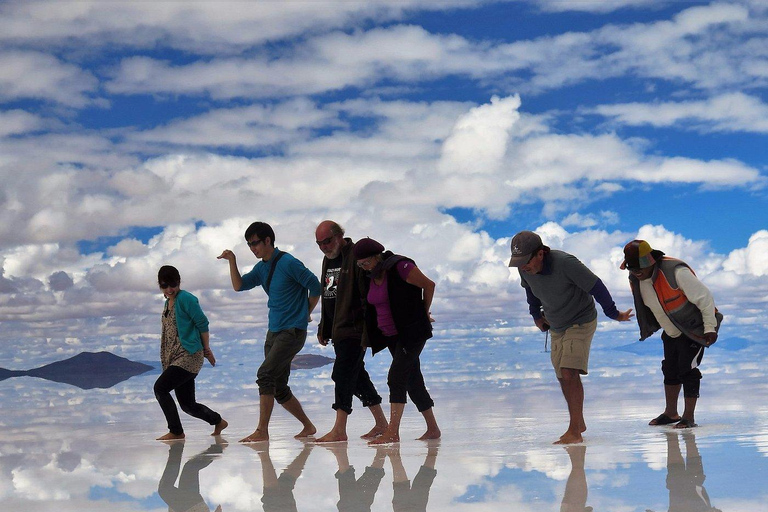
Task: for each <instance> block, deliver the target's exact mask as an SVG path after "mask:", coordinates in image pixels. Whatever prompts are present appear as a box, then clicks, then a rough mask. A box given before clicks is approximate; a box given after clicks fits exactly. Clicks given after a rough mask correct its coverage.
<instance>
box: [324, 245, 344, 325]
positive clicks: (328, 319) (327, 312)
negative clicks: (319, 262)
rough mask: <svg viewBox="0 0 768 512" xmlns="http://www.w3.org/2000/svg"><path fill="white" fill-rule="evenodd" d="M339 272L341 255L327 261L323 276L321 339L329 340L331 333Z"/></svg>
mask: <svg viewBox="0 0 768 512" xmlns="http://www.w3.org/2000/svg"><path fill="white" fill-rule="evenodd" d="M340 272H341V255H339V256H338V257H336V258H334V259H332V260H328V264H327V265H326V269H325V275H324V276H323V338H325V339H330V338H331V334H332V332H333V317H334V311H335V309H336V289H337V281H338V279H339V273H340Z"/></svg>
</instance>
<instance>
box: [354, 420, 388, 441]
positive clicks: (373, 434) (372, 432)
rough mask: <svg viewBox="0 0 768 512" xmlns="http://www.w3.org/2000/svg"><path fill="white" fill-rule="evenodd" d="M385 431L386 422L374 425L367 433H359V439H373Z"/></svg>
mask: <svg viewBox="0 0 768 512" xmlns="http://www.w3.org/2000/svg"><path fill="white" fill-rule="evenodd" d="M386 431H387V425H386V423H385V424H384V425H374V426H373V428H372V429H371V430H370V431H369V432H368V433H367V434H363V435H361V436H360V439H375V438H377V437H379V436H380V435H381V434H383V433H384V432H386Z"/></svg>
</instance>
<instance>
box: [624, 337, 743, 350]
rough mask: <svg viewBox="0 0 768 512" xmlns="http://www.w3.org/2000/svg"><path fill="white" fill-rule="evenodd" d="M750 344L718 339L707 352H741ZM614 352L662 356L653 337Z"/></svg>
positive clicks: (658, 342) (658, 341)
mask: <svg viewBox="0 0 768 512" xmlns="http://www.w3.org/2000/svg"><path fill="white" fill-rule="evenodd" d="M751 344H752V342H751V341H749V340H747V339H745V338H718V339H717V343H715V344H714V345H712V346H711V347H710V348H708V349H707V350H716V349H721V350H726V351H729V352H731V351H736V350H743V349H745V348H747V347H749V346H750V345H751ZM614 350H621V351H623V352H631V353H633V354H637V355H649V354H659V355H661V354H662V350H663V348H662V342H661V339H660V338H658V337H656V336H654V337H652V338H648V339H647V340H645V341H636V342H635V343H631V344H629V345H622V346H620V347H616V348H615V349H614Z"/></svg>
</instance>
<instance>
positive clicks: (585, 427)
mask: <svg viewBox="0 0 768 512" xmlns="http://www.w3.org/2000/svg"><path fill="white" fill-rule="evenodd" d="M586 431H587V426H586V425H585V424H584V423H582V424H581V427H579V432H581V433H582V434H583V433H584V432H586ZM568 432H570V431H566V432H565V434H563V435H561V436H560V439H562V438H564V437H565V436H567V435H568Z"/></svg>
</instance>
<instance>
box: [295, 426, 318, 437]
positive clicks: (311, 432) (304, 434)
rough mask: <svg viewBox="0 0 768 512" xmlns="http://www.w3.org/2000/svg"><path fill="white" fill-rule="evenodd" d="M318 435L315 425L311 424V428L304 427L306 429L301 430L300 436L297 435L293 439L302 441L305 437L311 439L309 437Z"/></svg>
mask: <svg viewBox="0 0 768 512" xmlns="http://www.w3.org/2000/svg"><path fill="white" fill-rule="evenodd" d="M316 433H317V429H316V428H315V426H314V425H312V424H311V423H310V424H309V426H305V427H304V428H303V429H302V430H301V432H299V433H298V434H296V435H295V436H293V437H295V438H296V439H301V438H303V437H309V436H313V435H315V434H316Z"/></svg>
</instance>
